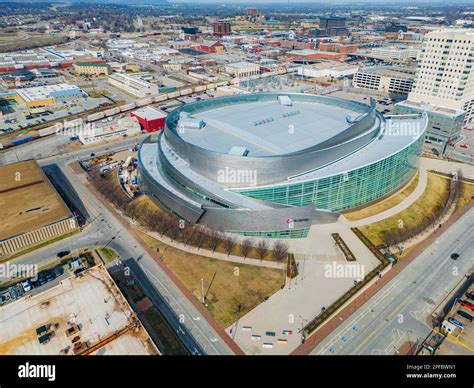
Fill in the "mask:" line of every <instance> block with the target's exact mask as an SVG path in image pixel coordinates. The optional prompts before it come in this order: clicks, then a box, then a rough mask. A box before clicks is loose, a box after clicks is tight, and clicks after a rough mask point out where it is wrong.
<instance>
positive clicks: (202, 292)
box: [201, 278, 206, 304]
mask: <svg viewBox="0 0 474 388" xmlns="http://www.w3.org/2000/svg"><path fill="white" fill-rule="evenodd" d="M201 295H202V304H204V303H205V298H206V297H205V296H204V278H201Z"/></svg>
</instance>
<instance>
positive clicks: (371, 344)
mask: <svg viewBox="0 0 474 388" xmlns="http://www.w3.org/2000/svg"><path fill="white" fill-rule="evenodd" d="M473 237H474V208H471V209H470V210H469V211H468V212H466V214H464V215H463V216H462V217H461V218H460V219H459V220H458V221H457V222H456V223H455V224H454V225H453V226H452V227H451V228H449V229H448V230H446V231H445V232H444V233H443V234H442V235H440V237H438V239H437V240H436V241H435V242H434V243H433V244H432V245H430V246H429V247H428V249H426V250H425V251H424V252H423V253H422V254H421V255H419V256H418V257H417V258H416V260H414V261H413V262H411V263H410V264H409V265H407V267H406V268H405V269H404V270H403V271H402V272H401V273H400V274H399V275H398V276H397V277H395V278H394V279H392V280H391V281H390V282H388V283H387V285H386V286H385V287H383V288H382V289H381V290H380V291H379V292H378V293H377V294H375V295H374V296H373V297H372V298H371V299H369V301H368V302H367V303H365V304H364V305H363V306H362V307H360V308H359V309H358V310H356V312H355V313H354V314H352V315H351V316H350V317H349V318H347V320H346V322H344V323H343V324H341V325H340V326H339V327H338V328H337V329H336V330H335V331H334V332H333V333H332V334H331V335H330V336H328V337H326V338H325V339H324V340H323V341H322V342H321V343H319V344H318V345H317V346H316V348H315V349H314V350H313V351H312V353H311V354H318V355H331V354H344V355H348V354H350V355H354V354H366V355H367V354H368V355H382V354H395V353H397V352H398V351H399V348H400V346H402V345H403V344H404V343H405V342H406V341H410V342H416V341H417V340H420V342H421V340H422V339H424V338H425V337H426V336H427V335H428V334H429V333H430V331H431V327H430V326H429V325H428V323H427V318H428V317H429V316H430V315H431V313H432V312H433V311H434V310H435V309H436V307H437V306H438V305H439V304H440V303H441V302H442V301H443V299H444V298H445V297H446V296H447V295H448V294H449V293H450V292H451V290H452V289H453V288H454V287H455V285H456V284H457V283H458V282H459V281H460V280H462V278H463V277H464V276H465V274H466V272H467V271H468V270H469V269H470V268H471V267H472V265H473V264H474V250H473V244H472V239H473ZM453 252H457V253H459V254H460V258H459V259H458V260H456V261H454V260H452V259H451V258H450V255H451V253H453Z"/></svg>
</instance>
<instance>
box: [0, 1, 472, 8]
mask: <svg viewBox="0 0 474 388" xmlns="http://www.w3.org/2000/svg"><path fill="white" fill-rule="evenodd" d="M0 3H22V4H26V3H92V4H93V3H97V4H121V5H123V4H127V5H153V4H170V5H172V4H173V3H176V4H218V5H222V6H225V5H228V6H233V5H249V6H254V7H256V8H258V5H255V2H252V1H251V0H137V1H135V0H28V1H25V0H0ZM397 3H399V4H403V5H407V6H409V5H413V6H416V5H429V4H436V5H439V4H443V5H445V6H450V5H468V6H469V5H471V6H473V7H474V4H472V1H470V0H449V3H447V4H446V0H389V1H386V0H340V1H339V0H336V1H332V0H260V1H259V4H265V5H271V4H275V5H278V4H287V5H296V4H301V5H304V4H320V5H326V6H338V5H362V4H380V5H388V4H397Z"/></svg>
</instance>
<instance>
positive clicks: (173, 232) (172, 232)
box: [166, 218, 179, 240]
mask: <svg viewBox="0 0 474 388" xmlns="http://www.w3.org/2000/svg"><path fill="white" fill-rule="evenodd" d="M166 235H167V236H168V237H169V238H170V239H172V240H176V237H178V235H179V227H178V223H177V222H176V220H175V219H172V218H170V219H169V220H168V229H167V231H166Z"/></svg>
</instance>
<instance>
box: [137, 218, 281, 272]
mask: <svg viewBox="0 0 474 388" xmlns="http://www.w3.org/2000/svg"><path fill="white" fill-rule="evenodd" d="M130 223H132V221H130ZM133 225H134V226H136V227H137V229H139V230H140V231H142V232H143V233H145V234H147V235H149V236H150V237H153V238H154V239H156V240H158V241H160V242H162V243H163V244H167V245H169V246H171V247H173V248H176V249H179V250H181V251H185V252H189V253H192V254H195V255H199V256H204V257H209V258H211V259H216V260H222V261H228V262H230V263H238V264H244V265H253V266H255V267H264V268H273V269H281V270H285V269H286V261H282V262H276V261H270V260H258V259H250V258H243V257H242V256H235V255H229V256H228V255H227V254H226V253H221V252H212V251H210V250H208V249H205V248H197V247H194V246H192V245H186V244H183V243H181V242H178V241H175V240H172V239H170V238H169V237H166V236H161V235H160V234H159V233H157V232H150V231H149V230H146V229H144V228H142V227H138V225H137V224H136V223H133Z"/></svg>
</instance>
